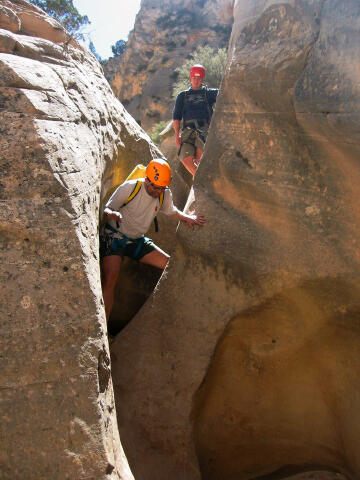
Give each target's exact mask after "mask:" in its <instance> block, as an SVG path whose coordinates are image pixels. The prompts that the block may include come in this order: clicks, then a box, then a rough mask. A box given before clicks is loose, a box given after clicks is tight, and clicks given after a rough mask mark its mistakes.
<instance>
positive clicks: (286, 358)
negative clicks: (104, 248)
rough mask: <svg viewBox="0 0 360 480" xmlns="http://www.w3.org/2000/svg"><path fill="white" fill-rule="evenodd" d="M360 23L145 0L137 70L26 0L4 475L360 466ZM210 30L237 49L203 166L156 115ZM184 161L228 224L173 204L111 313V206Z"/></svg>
mask: <svg viewBox="0 0 360 480" xmlns="http://www.w3.org/2000/svg"><path fill="white" fill-rule="evenodd" d="M359 18H360V6H359V3H358V1H357V0H346V2H345V1H344V0H325V1H324V0H314V1H313V2H311V3H310V4H309V2H306V1H305V0H299V1H296V2H293V1H290V0H285V1H284V2H281V3H279V2H276V1H270V2H267V1H260V2H259V1H248V0H237V1H233V0H196V1H195V2H192V1H190V0H184V2H183V3H182V4H180V3H179V2H178V0H169V1H168V2H165V1H163V0H142V3H141V9H140V12H139V14H138V17H137V20H136V23H135V26H134V30H133V32H132V33H131V34H130V36H129V40H128V42H127V49H126V52H124V55H123V57H122V59H121V61H120V64H119V65H118V66H117V67H116V68H115V67H114V64H115V62H108V63H107V62H102V63H99V61H98V60H97V59H96V57H95V56H94V55H92V54H91V53H89V52H88V51H87V50H86V48H85V47H83V46H82V45H81V44H80V43H79V42H78V41H77V40H76V39H75V38H73V37H71V36H69V34H68V33H67V32H66V31H65V30H64V28H63V27H62V26H61V25H60V24H59V23H57V22H56V21H55V20H54V19H53V18H51V17H50V16H48V15H47V14H45V13H44V12H43V11H41V10H40V9H39V8H37V7H36V6H34V5H32V4H30V3H28V2H27V1H25V0H3V2H2V5H1V7H0V27H1V28H0V106H1V108H0V115H1V117H2V122H1V126H0V133H1V137H0V145H1V148H2V157H1V166H2V168H1V179H0V194H1V202H2V209H1V214H0V227H1V234H2V239H3V240H4V241H3V246H2V247H1V250H0V251H1V253H2V267H1V271H0V273H1V278H2V280H3V281H2V288H1V292H2V293H1V298H2V302H1V303H2V307H1V309H2V311H1V313H2V319H3V322H2V325H1V330H0V331H1V338H2V340H1V345H0V350H1V354H0V360H1V369H0V371H1V378H0V391H1V397H2V398H1V411H0V413H1V419H2V422H1V426H0V438H1V439H2V440H3V442H4V447H3V449H2V452H1V453H0V477H1V479H3V480H10V479H11V480H24V479H26V480H42V479H49V478H51V479H53V480H85V479H91V480H105V479H106V480H169V479H171V480H200V479H201V480H234V479H236V480H256V479H258V480H259V479H264V480H265V479H268V480H270V479H274V480H275V479H277V478H279V479H280V478H282V479H288V480H290V479H291V480H345V479H346V478H348V479H358V478H360V461H359V455H358V452H359V448H360V429H359V425H360V421H359V420H360V418H359V416H360V414H359V411H360V409H359V392H358V378H359V374H360V371H359V368H360V361H359V360H360V358H359V351H360V349H359V343H360V302H359V299H360V255H359V251H360V248H359V247H360V245H359V239H360V216H359V212H360V187H359V185H360V165H359V161H358V159H359V144H360V136H359V131H358V124H359V120H360V118H359V111H360V108H359V107H360V95H359V89H358V85H359V83H360V74H359V72H360V69H359V68H358V67H359V58H360V45H359V42H358V20H359ZM154 26H156V28H155V27H154ZM149 39H150V40H149ZM199 45H200V46H204V45H205V46H206V45H210V46H211V47H212V48H216V49H220V48H224V47H226V46H227V60H226V66H225V73H224V76H223V80H222V82H221V86H220V91H219V94H218V96H217V99H216V106H215V110H214V114H213V117H212V121H211V126H210V130H209V134H208V137H207V140H206V144H205V150H204V154H203V157H202V160H201V163H200V166H199V168H198V170H197V173H196V176H195V178H194V181H192V179H191V175H190V174H188V172H187V171H186V170H185V169H184V167H183V166H182V164H181V163H180V161H179V159H178V149H177V146H176V145H175V143H174V136H173V132H172V130H171V129H170V128H169V129H168V132H167V134H164V136H163V137H161V141H160V144H159V145H158V146H157V145H155V143H154V142H153V141H152V140H151V139H150V137H149V135H148V134H147V133H146V132H145V130H144V129H146V131H150V129H151V127H152V126H153V125H154V124H155V123H156V122H158V121H159V120H161V121H163V120H164V119H165V120H166V121H168V120H169V119H170V118H171V112H172V108H173V105H174V99H173V98H172V96H171V95H172V91H171V87H172V84H173V83H174V79H175V77H176V69H177V67H178V65H179V64H180V63H181V61H182V60H184V59H186V58H187V56H188V55H190V54H191V52H193V51H195V49H196V48H197V47H198V46H199ZM118 60H119V59H118ZM111 69H113V70H111ZM109 71H111V72H112V73H111V75H112V78H110V77H109V76H106V77H105V75H108V74H109ZM176 78H177V77H176ZM210 86H211V85H210ZM162 97H164V99H163V98H162ZM119 99H120V100H121V102H122V103H121V102H120V101H119ZM135 119H136V120H137V121H135ZM140 124H141V127H140ZM163 156H165V157H166V158H167V160H168V161H169V164H170V166H171V168H172V182H171V190H172V192H173V198H174V204H175V205H176V206H177V207H178V208H179V209H180V210H182V209H185V210H186V211H188V212H195V213H196V214H201V215H204V216H205V217H206V224H205V225H204V226H202V227H198V226H197V227H195V228H194V229H193V230H192V229H189V228H187V227H186V225H184V224H183V223H181V222H180V224H179V225H178V224H177V222H175V221H173V220H169V219H168V218H167V217H166V216H165V215H159V217H158V220H159V232H158V233H156V232H155V231H154V229H153V227H152V228H151V230H150V231H149V232H148V233H147V235H148V236H149V237H151V238H152V239H153V241H154V242H155V243H156V244H157V245H158V246H159V247H160V248H162V249H163V250H164V251H166V252H167V253H168V254H170V256H171V259H170V261H169V263H168V265H167V267H166V269H165V271H164V272H161V271H159V270H157V269H156V268H154V267H150V266H147V265H142V264H139V263H137V262H134V261H132V260H130V259H125V260H124V262H123V263H122V266H121V271H120V275H119V279H118V283H117V286H116V289H115V304H114V308H113V311H112V314H111V317H110V319H109V322H107V321H106V318H105V311H104V302H103V298H102V289H101V269H100V262H99V231H100V230H101V228H102V226H103V222H104V218H103V215H102V212H103V210H104V205H105V203H106V201H107V200H108V199H109V197H110V195H111V194H112V193H113V192H114V190H115V189H116V187H117V186H118V185H119V184H121V183H122V182H123V181H124V180H125V179H126V177H127V176H128V174H129V173H130V172H131V170H132V169H133V168H134V167H135V166H136V165H137V164H139V163H141V164H144V165H147V163H148V162H149V161H150V160H151V159H153V158H157V157H163ZM109 334H110V335H109ZM109 337H111V338H109ZM113 337H114V338H113ZM19 452H21V454H19Z"/></svg>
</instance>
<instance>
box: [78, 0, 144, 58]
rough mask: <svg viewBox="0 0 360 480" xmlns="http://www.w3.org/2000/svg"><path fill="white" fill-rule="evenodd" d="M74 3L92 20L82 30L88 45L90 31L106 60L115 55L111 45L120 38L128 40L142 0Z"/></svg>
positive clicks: (101, 55)
mask: <svg viewBox="0 0 360 480" xmlns="http://www.w3.org/2000/svg"><path fill="white" fill-rule="evenodd" d="M73 5H74V7H76V8H77V10H78V11H79V13H80V14H81V15H87V16H88V18H89V20H90V22H91V24H90V25H86V26H85V27H84V28H83V30H82V32H83V33H84V34H85V35H84V36H85V42H86V45H88V43H89V40H88V38H87V37H88V36H87V35H86V34H87V33H89V34H90V38H91V40H92V42H93V44H94V46H95V50H96V52H97V53H98V54H99V55H100V57H101V58H102V59H103V60H104V59H106V58H108V57H112V56H113V53H112V51H111V45H114V44H115V43H116V42H117V41H118V40H127V38H128V34H129V32H130V31H131V30H132V29H133V27H134V22H135V16H136V14H137V12H138V11H139V8H140V0H101V2H100V1H99V0H73Z"/></svg>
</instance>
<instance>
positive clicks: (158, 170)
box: [146, 158, 171, 187]
mask: <svg viewBox="0 0 360 480" xmlns="http://www.w3.org/2000/svg"><path fill="white" fill-rule="evenodd" d="M146 176H147V177H148V179H149V180H150V182H151V183H153V184H154V185H157V186H159V187H167V186H168V185H170V182H171V168H170V165H169V164H168V163H167V162H166V161H165V160H163V159H162V158H154V160H151V162H150V163H149V165H148V166H147V167H146Z"/></svg>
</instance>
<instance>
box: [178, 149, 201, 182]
mask: <svg viewBox="0 0 360 480" xmlns="http://www.w3.org/2000/svg"><path fill="white" fill-rule="evenodd" d="M202 154H203V151H202V150H201V149H200V148H196V154H195V163H196V164H197V165H198V164H199V162H200V159H201V155H202ZM181 161H182V164H183V165H184V167H185V168H186V170H187V171H188V172H190V173H191V175H192V176H193V177H195V173H196V170H197V167H196V165H195V164H194V157H193V156H192V155H189V156H188V157H185V158H184V159H183V160H181Z"/></svg>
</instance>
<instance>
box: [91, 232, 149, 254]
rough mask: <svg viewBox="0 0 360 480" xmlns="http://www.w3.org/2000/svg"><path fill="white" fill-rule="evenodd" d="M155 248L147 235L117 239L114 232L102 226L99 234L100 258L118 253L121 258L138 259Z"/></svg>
mask: <svg viewBox="0 0 360 480" xmlns="http://www.w3.org/2000/svg"><path fill="white" fill-rule="evenodd" d="M155 248H156V246H155V243H154V242H153V241H152V240H151V238H148V237H140V238H135V239H127V237H125V238H123V239H119V238H115V234H114V233H113V232H110V231H109V230H108V229H107V228H104V229H103V230H102V232H101V234H100V259H102V258H104V257H110V256H111V255H118V256H120V257H121V258H124V257H130V258H133V259H134V260H140V259H141V258H143V257H144V256H145V255H147V254H148V253H150V252H152V251H153V250H155Z"/></svg>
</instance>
